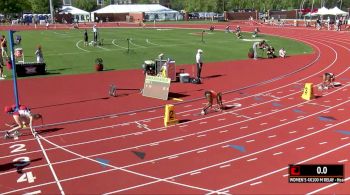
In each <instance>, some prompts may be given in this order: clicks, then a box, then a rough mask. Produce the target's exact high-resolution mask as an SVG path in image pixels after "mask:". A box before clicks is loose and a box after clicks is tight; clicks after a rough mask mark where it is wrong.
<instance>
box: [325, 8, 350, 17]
mask: <svg viewBox="0 0 350 195" xmlns="http://www.w3.org/2000/svg"><path fill="white" fill-rule="evenodd" d="M329 15H342V16H345V15H349V13H348V12H345V11H343V10H341V9H339V8H338V7H334V8H332V9H330V10H329Z"/></svg>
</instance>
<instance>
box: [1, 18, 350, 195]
mask: <svg viewBox="0 0 350 195" xmlns="http://www.w3.org/2000/svg"><path fill="white" fill-rule="evenodd" d="M242 26H243V30H247V31H251V30H252V29H253V28H254V27H253V26H244V25H242ZM177 27H200V26H188V25H183V26H177ZM202 27H203V26H202ZM217 27H219V28H224V25H221V26H220V25H218V26H217ZM260 29H261V30H262V32H263V33H267V34H273V35H278V36H283V37H290V38H293V39H296V40H298V41H303V42H306V43H308V44H310V45H311V46H312V47H313V48H314V51H315V52H314V53H313V54H311V55H301V56H291V57H288V58H286V59H273V60H258V61H252V60H243V61H232V62H219V63H210V64H209V63H206V64H205V66H204V71H203V76H204V84H201V85H192V84H181V83H174V84H172V87H171V91H172V92H173V93H177V94H180V95H181V96H183V97H181V98H182V99H184V100H185V101H184V102H182V103H176V102H173V101H171V100H169V101H167V102H164V101H160V100H155V99H150V98H144V97H142V96H141V95H140V94H138V93H136V92H130V91H129V92H128V91H126V92H128V93H125V94H124V95H122V96H120V97H117V98H109V97H107V96H106V90H107V87H108V85H109V84H111V83H117V85H118V86H121V87H122V86H127V87H125V88H142V86H143V78H142V74H141V71H140V70H132V71H118V72H103V73H99V74H85V75H74V76H57V77H50V78H34V79H21V80H19V89H20V97H21V101H22V103H23V104H27V105H30V106H31V107H32V108H33V111H34V112H39V113H42V114H44V116H45V123H46V124H47V126H45V127H44V128H38V129H37V130H38V132H39V134H40V138H42V139H41V141H42V143H43V146H44V148H45V149H46V153H47V155H48V157H49V159H50V161H51V164H52V167H53V169H54V171H55V173H56V175H57V178H58V181H59V182H57V181H55V178H54V176H53V174H52V172H51V171H50V169H49V166H48V162H47V161H46V159H45V158H44V155H43V153H42V151H41V149H40V147H39V145H38V143H37V141H35V139H33V138H32V136H31V135H30V134H29V132H28V131H26V132H24V133H25V135H23V136H21V137H19V139H18V140H7V141H4V140H2V141H0V153H1V157H0V193H2V194H8V193H29V192H39V191H40V192H41V193H44V194H48V193H50V194H52V193H59V192H60V191H59V188H58V186H59V185H61V186H62V190H63V191H64V192H65V193H66V194H91V193H93V194H101V193H106V194H110V193H113V194H114V193H122V194H125V193H127V194H134V193H137V194H146V193H148V194H156V193H157V194H159V193H162V194H165V193H167V194H174V193H182V194H206V193H209V194H215V193H223V194H287V193H289V194H305V193H309V192H313V193H326V194H350V186H349V184H348V182H345V183H342V184H290V183H288V177H287V176H288V175H287V174H288V169H287V167H288V164H294V163H306V164H319V163H326V164H344V165H345V176H346V180H348V179H349V177H348V176H349V173H350V171H349V168H348V166H349V161H348V160H349V158H350V156H349V155H350V152H349V147H350V142H349V140H350V138H349V135H348V134H342V133H339V132H338V131H337V130H343V132H346V131H349V132H350V124H349V119H348V116H349V111H348V109H347V108H348V106H350V99H349V98H348V96H349V95H348V93H349V84H350V73H349V71H348V59H349V57H350V52H349V48H350V39H349V34H348V33H347V32H346V33H343V32H341V33H339V32H326V31H315V30H308V29H304V28H287V27H286V28H274V27H264V26H261V27H260ZM183 67H184V68H185V69H186V70H187V72H191V70H192V66H191V65H184V66H183ZM327 71H328V72H333V73H335V74H336V75H337V81H339V82H341V83H342V86H341V87H337V88H334V89H330V90H328V91H325V92H318V91H317V90H315V91H316V93H317V95H319V96H320V97H319V98H317V99H314V100H311V101H304V100H302V99H301V98H300V96H301V89H302V88H303V85H304V83H306V82H312V83H314V84H317V83H319V82H320V81H321V75H322V74H323V73H324V72H327ZM290 73H292V74H290ZM130 75H132V78H133V79H132V80H130V79H128V78H130ZM213 75H216V76H213ZM223 83H224V84H223ZM11 84H12V83H11V81H2V82H1V86H2V87H1V90H2V91H3V92H5V94H2V97H3V99H4V100H3V101H2V102H1V103H0V107H3V106H4V105H7V104H12V102H11V100H12V93H11V90H12V87H11ZM245 86H250V87H247V88H244V87H245ZM241 88H244V89H241ZM206 89H215V90H217V91H226V92H229V91H231V92H230V93H226V94H225V95H224V101H225V104H227V105H229V104H233V103H239V104H242V106H241V107H237V108H231V109H228V110H226V111H224V112H220V113H218V112H217V113H211V114H209V115H206V116H198V115H197V113H199V112H200V109H201V108H202V106H203V103H205V101H204V100H203V99H201V97H202V96H203V90H206ZM166 103H175V104H176V112H177V117H178V118H179V119H181V120H183V122H182V123H180V124H179V125H176V126H172V127H168V128H164V127H163V126H162V123H163V121H162V120H163V118H162V117H163V116H162V115H163V112H164V111H163V106H164V105H165V104H166ZM102 116H104V117H102ZM92 117H95V118H94V119H93V118H92ZM319 117H323V119H324V118H325V117H326V119H327V120H320V118H319ZM327 117H328V118H327ZM329 117H333V118H329ZM84 119H88V120H84ZM10 120H11V119H10V118H9V117H8V116H5V115H4V114H2V117H1V118H0V124H3V123H4V122H8V121H10ZM75 120H80V121H79V122H78V121H75ZM0 128H1V129H5V127H1V126H0ZM231 145H236V146H242V147H244V151H239V150H235V149H233V148H232V147H230V146H231ZM22 146H23V147H24V148H23V149H22V150H20V151H16V150H15V149H16V148H17V149H18V148H20V147H22ZM134 152H144V153H145V157H144V158H143V159H141V158H139V157H137V156H136V155H135V153H134ZM19 157H28V158H29V160H30V164H28V165H26V166H24V167H21V166H20V167H21V168H22V170H21V171H22V172H21V173H19V172H20V171H18V170H16V168H15V167H14V166H13V163H12V161H13V160H14V159H16V158H19ZM101 159H103V160H106V164H100V163H99V162H98V160H101ZM107 161H108V162H107ZM28 172H31V173H32V174H33V175H34V176H35V177H36V179H35V180H34V182H31V183H29V182H27V181H25V182H18V181H17V180H18V178H20V176H21V175H22V174H23V173H28ZM58 183H59V184H58Z"/></svg>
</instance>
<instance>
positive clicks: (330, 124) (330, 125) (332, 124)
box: [324, 123, 333, 127]
mask: <svg viewBox="0 0 350 195" xmlns="http://www.w3.org/2000/svg"><path fill="white" fill-rule="evenodd" d="M332 125H333V124H331V123H329V124H326V125H324V126H326V127H328V126H332Z"/></svg>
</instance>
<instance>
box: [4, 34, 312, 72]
mask: <svg viewBox="0 0 350 195" xmlns="http://www.w3.org/2000/svg"><path fill="white" fill-rule="evenodd" d="M83 32H84V30H83V29H70V30H42V31H22V32H16V33H15V36H16V35H21V37H22V43H21V45H18V46H16V47H20V48H23V53H24V61H25V62H31V61H32V62H33V61H35V60H36V58H35V55H34V53H35V50H36V47H37V45H41V46H42V50H43V55H44V59H45V62H46V64H47V71H48V74H47V75H46V76H51V75H67V74H82V73H89V72H94V71H95V66H94V64H95V59H96V58H98V57H100V58H102V59H103V61H104V62H103V64H104V68H105V69H106V70H123V69H141V65H142V63H143V62H144V61H145V60H154V59H155V58H157V56H158V55H159V54H160V53H164V57H165V58H170V59H173V60H175V61H176V64H178V65H179V64H194V63H195V54H196V52H197V50H198V49H202V50H203V57H204V62H205V63H206V62H218V61H227V60H240V59H247V53H248V50H249V48H251V47H252V45H253V43H254V42H255V41H258V40H257V39H264V40H266V41H267V43H268V44H269V45H272V46H273V47H274V48H275V50H276V53H278V50H279V49H280V48H281V47H284V48H285V49H286V50H287V52H288V55H299V54H309V53H311V52H312V48H311V47H310V46H308V45H306V44H304V43H301V42H298V41H295V40H292V39H287V38H280V37H274V36H268V35H262V34H259V36H258V37H256V38H252V36H251V35H252V34H251V33H242V35H243V38H242V39H237V38H236V36H235V34H234V33H225V32H223V31H214V32H209V31H206V32H205V33H204V36H203V41H202V32H203V30H200V29H147V28H145V29H142V28H135V29H134V28H113V29H112V28H103V29H99V36H100V38H101V39H103V45H101V46H96V47H94V46H84V42H83ZM0 34H4V35H6V37H7V36H8V34H7V32H4V31H2V32H0ZM88 34H89V42H90V41H92V40H93V33H92V30H91V29H88ZM15 36H14V37H15ZM128 39H129V41H128ZM128 47H129V49H128ZM5 69H6V68H5ZM5 74H7V75H8V78H11V73H10V71H9V70H5Z"/></svg>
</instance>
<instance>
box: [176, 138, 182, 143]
mask: <svg viewBox="0 0 350 195" xmlns="http://www.w3.org/2000/svg"><path fill="white" fill-rule="evenodd" d="M183 140H184V139H182V138H181V139H176V140H174V142H180V141H183Z"/></svg>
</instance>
